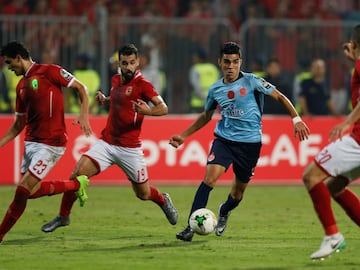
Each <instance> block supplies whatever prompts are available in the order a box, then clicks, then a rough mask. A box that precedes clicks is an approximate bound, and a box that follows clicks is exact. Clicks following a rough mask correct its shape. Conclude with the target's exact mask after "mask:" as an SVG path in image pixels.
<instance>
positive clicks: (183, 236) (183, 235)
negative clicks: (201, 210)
mask: <svg viewBox="0 0 360 270" xmlns="http://www.w3.org/2000/svg"><path fill="white" fill-rule="evenodd" d="M193 236H194V231H193V230H192V229H191V228H190V226H187V227H186V228H185V230H183V231H182V232H179V233H177V234H176V238H177V239H179V240H183V241H187V242H191V240H192V238H193Z"/></svg>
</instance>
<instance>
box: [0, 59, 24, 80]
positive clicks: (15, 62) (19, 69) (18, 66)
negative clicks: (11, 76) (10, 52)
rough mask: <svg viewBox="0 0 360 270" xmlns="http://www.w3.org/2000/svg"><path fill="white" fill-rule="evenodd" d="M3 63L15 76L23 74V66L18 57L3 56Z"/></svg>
mask: <svg viewBox="0 0 360 270" xmlns="http://www.w3.org/2000/svg"><path fill="white" fill-rule="evenodd" d="M4 63H5V64H7V65H8V69H9V70H11V71H14V72H15V74H16V76H19V75H24V74H25V69H24V65H23V63H22V61H21V57H20V56H16V57H15V58H10V57H8V56H4Z"/></svg>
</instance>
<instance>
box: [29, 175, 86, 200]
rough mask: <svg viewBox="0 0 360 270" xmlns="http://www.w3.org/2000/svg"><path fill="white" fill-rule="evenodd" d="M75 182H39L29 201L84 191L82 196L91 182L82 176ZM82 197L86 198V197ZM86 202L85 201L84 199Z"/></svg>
mask: <svg viewBox="0 0 360 270" xmlns="http://www.w3.org/2000/svg"><path fill="white" fill-rule="evenodd" d="M75 180H76V181H74V180H58V181H52V180H45V181H41V182H39V183H38V184H37V185H36V187H35V188H34V189H33V191H32V192H31V195H30V197H29V199H36V198H39V197H43V196H52V195H56V194H60V193H64V192H67V191H78V190H82V192H81V194H84V191H85V188H86V186H87V184H88V182H89V180H88V179H87V177H86V176H81V177H79V179H77V178H76V179H75ZM81 197H85V196H84V195H83V196H81ZM83 200H84V199H83Z"/></svg>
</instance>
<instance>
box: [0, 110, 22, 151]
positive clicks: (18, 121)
mask: <svg viewBox="0 0 360 270" xmlns="http://www.w3.org/2000/svg"><path fill="white" fill-rule="evenodd" d="M25 125H26V116H25V114H17V115H16V117H15V121H14V123H13V124H12V125H11V127H10V128H9V129H8V131H7V132H6V133H5V134H4V135H3V136H2V137H1V138H0V147H2V146H4V145H6V144H7V143H8V142H10V141H11V140H13V139H14V138H15V137H16V136H17V135H19V134H20V132H21V131H22V130H23V129H24V127H25Z"/></svg>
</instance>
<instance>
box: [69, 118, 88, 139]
mask: <svg viewBox="0 0 360 270" xmlns="http://www.w3.org/2000/svg"><path fill="white" fill-rule="evenodd" d="M72 124H73V125H80V129H81V132H82V133H83V134H84V135H85V136H86V137H89V136H90V135H91V134H92V130H91V126H90V122H89V119H88V118H87V117H86V116H82V115H80V116H79V117H78V118H77V119H75V120H74V121H73V122H72Z"/></svg>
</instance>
